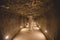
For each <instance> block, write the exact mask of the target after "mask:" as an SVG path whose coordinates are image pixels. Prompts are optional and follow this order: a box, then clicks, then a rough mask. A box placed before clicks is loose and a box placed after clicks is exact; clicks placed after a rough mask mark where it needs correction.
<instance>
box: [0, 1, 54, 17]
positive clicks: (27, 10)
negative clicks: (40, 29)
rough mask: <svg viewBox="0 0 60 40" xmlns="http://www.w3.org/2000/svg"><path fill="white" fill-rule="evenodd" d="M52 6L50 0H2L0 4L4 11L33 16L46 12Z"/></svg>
mask: <svg viewBox="0 0 60 40" xmlns="http://www.w3.org/2000/svg"><path fill="white" fill-rule="evenodd" d="M52 7H53V4H52V1H51V0H3V2H2V5H1V6H0V8H1V10H3V12H4V13H5V12H6V13H16V14H20V15H33V16H38V15H41V14H44V13H47V12H48V11H50V10H51V9H52Z"/></svg>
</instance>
